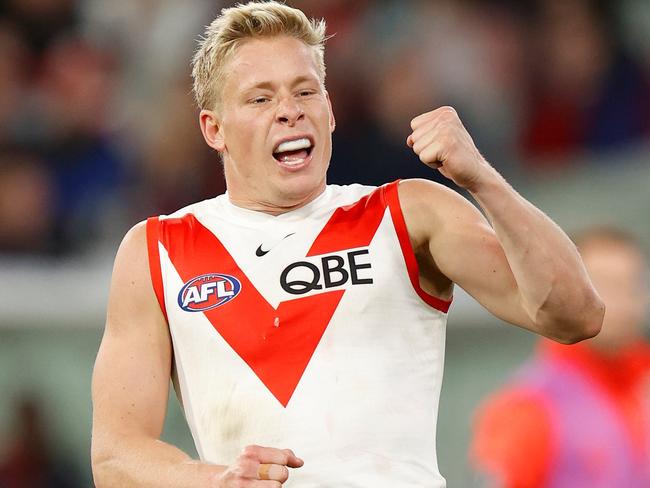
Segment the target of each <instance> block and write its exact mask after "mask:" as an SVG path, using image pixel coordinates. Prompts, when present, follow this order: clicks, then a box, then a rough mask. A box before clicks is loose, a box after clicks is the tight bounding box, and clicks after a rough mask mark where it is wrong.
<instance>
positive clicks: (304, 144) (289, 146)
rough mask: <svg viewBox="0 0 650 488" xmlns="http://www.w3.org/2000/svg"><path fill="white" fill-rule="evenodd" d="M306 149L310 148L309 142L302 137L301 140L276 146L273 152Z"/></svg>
mask: <svg viewBox="0 0 650 488" xmlns="http://www.w3.org/2000/svg"><path fill="white" fill-rule="evenodd" d="M308 147H311V142H309V139H307V138H306V137H303V138H302V139H295V140H293V141H286V142H283V143H282V144H280V145H279V146H278V148H277V149H276V150H275V152H276V153H278V152H285V151H297V150H299V149H307V148H308Z"/></svg>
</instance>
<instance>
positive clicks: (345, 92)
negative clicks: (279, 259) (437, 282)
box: [0, 0, 650, 488]
mask: <svg viewBox="0 0 650 488" xmlns="http://www.w3.org/2000/svg"><path fill="white" fill-rule="evenodd" d="M290 3H291V4H292V5H294V6H297V7H300V8H302V9H304V10H305V11H306V12H307V13H308V14H311V15H314V16H318V17H321V16H322V17H325V18H326V19H327V21H328V25H329V32H330V33H333V34H335V36H334V37H333V38H332V39H331V40H330V41H329V42H328V48H327V55H326V60H327V65H328V78H327V84H328V89H329V90H330V92H331V95H332V100H333V104H334V110H335V114H336V117H337V129H336V133H335V135H334V141H335V142H334V148H335V149H334V156H333V162H332V167H331V177H330V181H331V182H334V183H346V182H352V181H354V182H361V183H369V184H380V183H383V182H386V181H390V180H393V179H395V178H406V177H417V176H420V177H431V173H430V172H429V171H428V170H427V169H426V168H424V167H422V166H421V165H420V164H419V161H418V160H417V158H416V157H415V156H414V155H413V154H412V153H411V152H410V150H409V149H408V148H406V146H405V143H404V141H405V138H406V136H407V135H408V133H409V120H410V119H411V118H412V117H413V116H415V115H417V114H419V113H421V112H423V111H427V110H430V109H432V108H435V107H437V106H439V105H443V104H451V105H453V106H455V107H456V108H457V110H458V112H459V113H460V115H461V118H462V119H463V121H464V122H465V123H466V125H467V126H468V128H469V130H470V132H471V134H472V135H473V136H474V138H475V141H476V142H477V144H478V146H479V148H480V149H481V150H482V151H483V153H484V154H485V155H486V156H487V158H488V159H489V160H490V161H491V162H492V163H493V164H494V166H496V167H497V168H498V169H499V170H500V171H501V172H502V173H503V174H504V175H505V176H506V177H507V178H509V180H510V181H511V182H512V183H513V185H514V186H515V187H516V188H517V189H518V190H519V191H520V192H521V193H522V194H523V195H524V196H526V197H527V198H529V199H530V200H531V201H533V202H534V203H536V204H537V205H538V206H539V207H540V208H542V209H543V210H544V211H546V212H547V213H548V214H549V215H551V216H552V217H553V218H554V219H555V220H556V221H558V222H559V223H560V224H561V225H562V226H563V227H564V228H565V229H567V230H568V231H575V230H579V229H580V228H582V227H584V226H587V225H590V224H594V223H614V224H617V225H619V226H621V227H622V228H625V229H627V230H629V231H631V232H632V233H634V234H635V235H637V236H638V237H639V238H640V239H641V241H642V242H643V243H644V244H645V246H646V248H650V221H649V216H650V191H649V189H648V186H649V185H650V165H649V164H648V163H650V35H649V33H650V2H648V1H647V0H621V1H616V2H615V1H588V0H538V1H515V0H511V1H508V0H500V1H498V0H494V1H478V0H475V1H471V0H455V1H454V0H429V1H397V0H394V1H389V0H384V1H370V0H329V1H326V0H300V1H299V0H294V1H291V2H290ZM228 5H229V2H219V1H207V0H112V1H110V2H109V1H106V0H4V1H3V2H1V3H0V391H1V392H2V394H1V395H0V486H13V485H10V484H9V483H10V481H8V480H10V479H11V477H12V476H16V473H20V471H21V470H23V469H28V470H31V471H37V472H40V473H42V476H43V478H42V479H43V480H50V481H48V482H47V483H46V481H43V484H38V485H34V486H39V487H40V486H43V487H45V486H48V487H49V486H57V487H77V486H91V485H92V481H91V475H90V468H89V447H90V422H91V402H90V377H91V369H92V365H93V361H94V356H95V354H96V351H97V347H98V345H99V341H100V338H101V333H102V327H103V320H104V313H105V301H106V295H107V289H108V283H109V279H110V272H111V264H112V259H113V257H114V254H115V251H116V248H117V245H118V243H119V240H120V238H121V236H122V235H123V234H124V233H125V231H126V230H127V229H128V228H129V227H130V226H131V225H133V224H134V223H135V222H137V221H139V220H141V219H143V218H145V217H147V216H149V215H153V214H159V213H166V212H169V211H172V210H175V209H176V208H178V207H181V206H183V205H185V204H187V203H189V202H191V201H196V200H199V199H203V198H207V197H210V196H213V195H215V194H217V193H220V192H222V191H223V189H224V182H223V176H222V174H221V170H220V164H219V162H218V161H217V157H216V155H215V154H214V153H212V152H210V151H209V150H208V149H207V147H206V146H205V145H204V144H203V141H202V138H201V135H200V131H199V129H198V127H197V123H196V109H195V108H194V106H193V104H192V100H191V95H190V78H189V59H190V56H191V53H192V51H193V48H194V40H195V39H196V36H197V35H198V34H199V33H200V32H201V31H202V29H203V26H204V25H205V24H206V23H208V22H209V21H210V20H211V19H212V18H213V17H214V16H215V15H216V13H217V12H218V11H219V9H220V8H222V7H223V6H228ZM434 177H435V176H434ZM448 327H449V332H448V350H447V351H448V352H447V363H446V373H445V383H444V386H443V394H442V402H441V410H440V419H439V433H438V446H439V458H440V464H441V469H442V472H443V474H445V475H446V477H447V479H448V482H449V486H451V487H456V486H463V487H470V488H471V487H479V486H481V480H479V479H477V477H476V476H475V475H473V474H472V471H471V470H470V468H469V465H468V463H467V446H468V440H469V434H470V429H471V422H472V412H473V409H474V408H475V406H476V404H477V403H478V402H479V401H480V399H481V398H482V397H484V395H485V394H487V393H488V392H489V391H491V390H492V389H493V388H495V387H496V386H497V385H499V384H501V383H502V382H503V381H504V380H505V379H506V378H507V376H508V373H509V371H510V370H511V369H512V367H513V366H514V365H516V364H519V363H520V362H521V361H522V360H523V359H524V358H525V357H526V356H527V355H528V353H529V352H530V350H531V349H532V347H533V344H534V337H533V336H532V335H530V334H528V333H525V332H522V331H519V330H516V329H514V328H512V327H504V326H502V325H501V324H499V323H498V321H496V320H495V319H493V318H491V317H490V316H489V315H487V313H485V312H483V311H482V310H481V309H480V308H479V307H478V306H477V305H475V304H473V303H472V301H471V300H470V299H469V298H467V297H466V296H465V295H464V294H463V293H462V292H460V291H459V292H458V293H457V296H456V300H455V304H454V305H453V307H452V311H451V316H450V321H449V326H448ZM165 437H166V439H168V440H171V441H172V442H175V443H177V444H179V445H180V446H182V447H183V448H185V449H187V450H188V451H189V452H193V448H192V442H191V439H190V436H189V433H188V431H187V428H186V426H185V424H184V420H183V418H182V414H181V413H180V411H179V408H178V406H177V405H176V403H175V399H172V401H171V402H170V418H169V421H168V424H167V428H166V432H165ZM3 477H4V478H3ZM4 483H6V485H5V484H4ZM30 486H31V485H30Z"/></svg>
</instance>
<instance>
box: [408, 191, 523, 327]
mask: <svg viewBox="0 0 650 488" xmlns="http://www.w3.org/2000/svg"><path fill="white" fill-rule="evenodd" d="M404 183H407V182H404ZM402 187H404V190H405V191H403V190H402ZM400 201H401V202H402V204H403V208H404V212H405V218H406V220H407V226H408V229H409V234H410V235H411V238H412V239H413V240H415V241H416V243H417V242H418V241H419V242H421V243H424V244H425V245H417V244H416V246H414V247H417V248H418V249H423V250H424V252H426V253H427V255H426V256H424V257H423V256H420V258H421V259H429V260H431V262H432V263H433V265H434V266H433V268H434V269H436V270H439V272H440V273H441V274H442V275H444V276H445V277H446V278H448V279H449V280H451V281H452V282H453V283H456V284H457V285H458V286H460V287H461V288H463V289H464V290H465V291H466V292H467V293H469V294H470V295H471V296H473V297H474V298H475V299H476V300H477V301H478V302H479V303H480V304H481V305H483V306H484V307H485V308H486V309H487V310H489V311H490V312H491V313H493V314H494V315H496V316H497V317H499V318H500V319H502V320H505V321H507V322H510V323H513V324H517V325H519V326H522V327H526V328H532V322H531V320H530V318H529V317H528V315H527V314H526V312H525V310H524V308H523V306H522V303H521V301H520V295H519V290H518V287H517V282H516V280H515V278H514V275H513V273H512V270H511V269H510V265H509V264H508V260H507V259H506V256H505V253H504V251H503V248H502V247H501V244H500V243H499V241H498V240H497V237H496V234H495V232H494V230H493V229H492V227H491V226H490V224H489V223H488V221H487V219H486V218H485V217H484V216H483V215H482V214H481V213H480V212H479V211H478V209H476V208H475V207H474V206H473V205H472V204H471V203H470V202H468V201H467V200H466V199H465V198H463V197H462V196H460V195H459V194H457V193H456V192H454V191H452V190H450V189H448V188H445V187H442V186H440V185H437V184H434V183H431V182H426V181H412V182H408V183H407V184H406V185H405V184H402V185H400Z"/></svg>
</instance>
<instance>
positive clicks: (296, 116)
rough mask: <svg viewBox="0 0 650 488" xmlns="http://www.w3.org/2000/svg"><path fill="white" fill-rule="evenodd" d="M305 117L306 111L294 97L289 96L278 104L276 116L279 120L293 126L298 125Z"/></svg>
mask: <svg viewBox="0 0 650 488" xmlns="http://www.w3.org/2000/svg"><path fill="white" fill-rule="evenodd" d="M304 117H305V113H304V112H303V110H302V107H301V106H300V103H298V102H297V101H296V100H294V99H293V98H290V97H287V98H285V99H283V100H281V101H280V103H279V104H278V109H277V112H276V116H275V119H276V121H277V122H279V123H281V124H284V125H288V126H289V127H293V126H294V125H296V122H298V121H299V120H302V119H303V118H304Z"/></svg>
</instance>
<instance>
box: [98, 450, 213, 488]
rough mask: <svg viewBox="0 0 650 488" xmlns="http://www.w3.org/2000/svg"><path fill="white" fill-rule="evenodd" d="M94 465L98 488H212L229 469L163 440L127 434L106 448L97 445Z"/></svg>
mask: <svg viewBox="0 0 650 488" xmlns="http://www.w3.org/2000/svg"><path fill="white" fill-rule="evenodd" d="M92 464H93V477H94V480H95V485H96V486H97V487H98V488H112V487H119V488H130V487H133V488H135V487H137V488H159V487H161V486H164V487H166V488H209V487H212V486H216V485H214V484H211V481H210V480H211V479H212V478H214V477H215V476H216V475H218V474H219V473H221V472H223V471H224V469H225V466H216V465H211V464H207V463H202V462H199V461H195V460H192V459H191V458H190V457H189V456H188V455H187V454H185V453H184V452H182V451H181V450H180V449H178V448H176V447H174V446H172V445H170V444H166V443H164V442H162V441H159V440H155V439H147V438H131V439H128V438H124V437H120V439H119V442H115V443H112V442H111V443H105V444H104V447H97V446H95V445H93V453H92ZM212 483H214V482H212Z"/></svg>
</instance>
